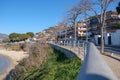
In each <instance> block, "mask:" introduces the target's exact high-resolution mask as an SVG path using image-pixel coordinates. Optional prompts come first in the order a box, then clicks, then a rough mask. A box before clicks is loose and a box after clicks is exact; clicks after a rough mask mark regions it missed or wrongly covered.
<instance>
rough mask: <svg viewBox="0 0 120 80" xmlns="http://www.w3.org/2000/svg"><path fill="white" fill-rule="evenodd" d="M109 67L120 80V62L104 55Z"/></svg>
mask: <svg viewBox="0 0 120 80" xmlns="http://www.w3.org/2000/svg"><path fill="white" fill-rule="evenodd" d="M102 56H103V58H104V59H105V61H106V62H107V64H108V65H109V67H110V68H111V69H112V71H113V73H114V74H115V75H116V76H117V78H118V80H120V61H119V60H116V59H114V58H111V57H109V56H105V55H102Z"/></svg>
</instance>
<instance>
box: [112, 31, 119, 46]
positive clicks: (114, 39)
mask: <svg viewBox="0 0 120 80" xmlns="http://www.w3.org/2000/svg"><path fill="white" fill-rule="evenodd" d="M111 43H112V45H115V46H120V30H117V31H116V32H113V33H111Z"/></svg>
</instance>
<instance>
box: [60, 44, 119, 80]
mask: <svg viewBox="0 0 120 80" xmlns="http://www.w3.org/2000/svg"><path fill="white" fill-rule="evenodd" d="M61 47H64V48H66V49H68V50H70V51H72V52H74V53H75V54H76V55H77V56H79V58H81V59H82V60H83V59H84V48H82V47H81V48H80V51H78V48H77V47H76V48H73V47H68V46H67V47H66V46H61ZM108 54H110V53H108ZM102 56H103V58H104V60H105V61H106V63H107V64H108V66H109V67H110V68H111V69H112V71H113V73H114V74H115V75H116V77H117V78H118V80H120V60H116V59H114V58H112V57H110V56H106V55H102Z"/></svg>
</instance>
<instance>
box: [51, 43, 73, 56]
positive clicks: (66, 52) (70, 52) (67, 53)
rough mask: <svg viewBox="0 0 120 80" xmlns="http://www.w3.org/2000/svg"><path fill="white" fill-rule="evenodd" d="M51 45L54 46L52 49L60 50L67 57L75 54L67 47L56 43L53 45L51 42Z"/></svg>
mask: <svg viewBox="0 0 120 80" xmlns="http://www.w3.org/2000/svg"><path fill="white" fill-rule="evenodd" d="M51 46H52V47H53V48H54V49H57V50H59V51H61V52H62V53H64V54H65V55H66V56H67V57H68V58H72V57H74V56H75V54H74V53H73V52H72V51H69V50H67V49H64V48H62V47H60V46H57V45H53V44H51Z"/></svg>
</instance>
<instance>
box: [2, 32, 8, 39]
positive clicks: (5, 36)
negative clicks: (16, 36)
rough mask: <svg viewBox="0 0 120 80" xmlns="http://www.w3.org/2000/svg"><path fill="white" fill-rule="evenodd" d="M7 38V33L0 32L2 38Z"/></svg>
mask: <svg viewBox="0 0 120 80" xmlns="http://www.w3.org/2000/svg"><path fill="white" fill-rule="evenodd" d="M5 38H8V35H7V34H3V33H0V40H3V39H5Z"/></svg>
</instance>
